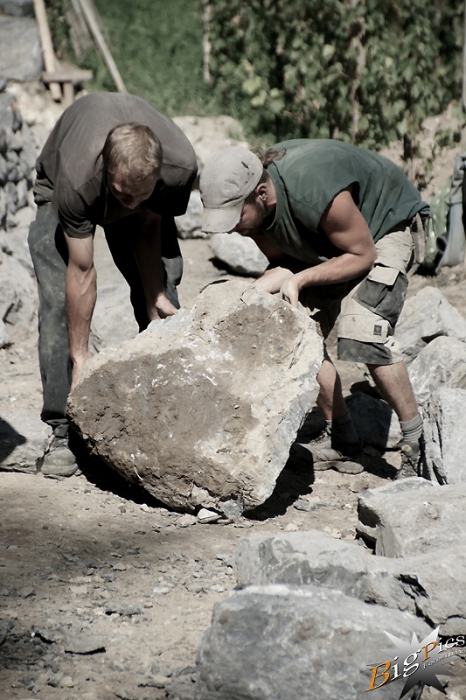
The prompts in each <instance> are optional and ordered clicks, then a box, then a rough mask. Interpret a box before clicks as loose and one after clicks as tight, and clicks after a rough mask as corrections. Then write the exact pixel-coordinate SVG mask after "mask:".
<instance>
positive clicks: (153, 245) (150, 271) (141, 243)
mask: <svg viewBox="0 0 466 700" xmlns="http://www.w3.org/2000/svg"><path fill="white" fill-rule="evenodd" d="M140 219H141V235H140V236H139V238H138V239H137V240H136V241H135V243H134V246H133V251H134V257H135V258H136V263H137V266H138V268H139V273H140V275H141V281H142V286H143V288H144V294H145V297H146V309H147V316H148V318H149V320H150V321H154V320H155V319H157V318H166V317H167V316H173V314H176V313H177V311H178V309H177V308H176V307H175V306H173V304H172V303H171V302H170V301H169V300H168V299H167V297H166V295H165V278H164V270H163V265H162V253H161V250H162V233H161V217H160V216H158V215H157V214H154V213H153V212H151V211H150V210H149V209H144V210H143V211H142V212H141V213H140ZM130 234H131V232H128V235H130Z"/></svg>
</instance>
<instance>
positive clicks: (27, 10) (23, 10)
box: [0, 0, 34, 17]
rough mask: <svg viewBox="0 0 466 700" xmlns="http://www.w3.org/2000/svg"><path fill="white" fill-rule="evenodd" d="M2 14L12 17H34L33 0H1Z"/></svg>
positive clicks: (0, 10) (0, 11)
mask: <svg viewBox="0 0 466 700" xmlns="http://www.w3.org/2000/svg"><path fill="white" fill-rule="evenodd" d="M0 13H3V14H4V15H11V16H12V17H34V2H33V0H0Z"/></svg>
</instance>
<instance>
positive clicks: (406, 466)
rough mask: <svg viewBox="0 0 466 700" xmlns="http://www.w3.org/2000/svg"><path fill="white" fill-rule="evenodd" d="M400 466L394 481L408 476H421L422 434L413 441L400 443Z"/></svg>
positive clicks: (422, 457)
mask: <svg viewBox="0 0 466 700" xmlns="http://www.w3.org/2000/svg"><path fill="white" fill-rule="evenodd" d="M400 451H401V467H400V469H399V470H398V472H397V474H396V476H395V481H398V480H399V479H408V478H409V477H410V476H420V477H422V476H423V474H422V471H423V461H424V436H423V435H421V437H420V438H419V440H416V441H415V442H408V441H404V442H402V443H401V445H400Z"/></svg>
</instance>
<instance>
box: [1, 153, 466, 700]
mask: <svg viewBox="0 0 466 700" xmlns="http://www.w3.org/2000/svg"><path fill="white" fill-rule="evenodd" d="M450 167H451V159H450V161H449V163H448V170H449V169H450ZM439 180H441V177H440V176H439ZM181 246H182V251H183V255H184V259H185V275H184V279H183V282H182V285H181V289H180V297H181V301H182V304H183V305H190V304H191V303H192V301H193V299H194V298H195V296H196V294H197V293H198V292H199V290H200V289H201V288H202V287H204V286H205V285H206V284H208V283H209V282H211V281H213V280H214V279H216V278H218V277H219V276H223V275H224V274H225V273H224V272H222V271H219V270H218V269H217V268H216V267H214V265H213V264H212V262H211V260H210V257H211V255H210V251H209V248H208V242H207V241H206V240H202V239H197V240H186V241H181ZM97 258H98V259H97V267H98V274H99V284H100V285H101V286H103V287H105V284H107V283H109V282H110V281H111V280H113V278H114V275H118V273H117V272H116V270H115V269H114V267H113V265H112V263H111V261H110V260H109V256H108V253H107V249H106V247H105V245H104V244H103V241H102V240H101V239H98V241H97ZM121 284H122V285H124V282H121ZM425 284H432V285H434V286H438V287H439V288H440V289H441V291H442V292H443V294H445V296H446V297H447V298H448V300H449V301H450V302H451V303H452V304H454V305H455V306H456V307H457V308H458V309H459V310H460V311H461V312H462V313H464V309H465V308H466V306H465V301H466V270H465V268H464V266H461V267H459V268H455V269H447V270H444V271H442V272H441V274H440V275H439V276H438V277H436V278H434V279H432V278H430V279H428V278H423V277H419V276H416V277H415V278H414V279H413V280H412V283H411V289H410V294H412V293H414V292H415V291H417V290H418V289H419V288H420V287H422V286H423V285H425ZM122 316H123V314H122ZM123 330H124V333H123V331H122V334H123V335H124V334H126V333H128V332H133V331H132V330H131V329H127V328H125V329H123ZM104 340H105V339H104ZM36 343H37V334H36V330H35V328H31V330H30V334H29V336H28V337H27V338H25V339H23V341H22V342H21V343H20V344H19V345H18V344H16V345H13V346H12V347H11V348H10V349H5V350H1V351H0V381H1V386H2V390H1V394H2V402H11V403H14V404H15V405H16V406H19V407H21V406H29V407H33V408H34V409H35V410H37V413H39V411H40V406H41V390H40V379H39V371H38V363H37V358H36ZM339 368H340V369H341V370H342V373H343V379H344V386H345V391H346V392H349V391H350V390H351V386H352V385H353V384H355V383H360V382H364V381H366V379H365V376H364V373H363V371H362V370H361V368H360V367H359V366H356V365H344V366H343V365H341V364H340V365H339ZM385 459H386V462H387V463H388V464H387V471H383V470H381V469H380V464H379V463H378V464H377V465H374V468H373V469H371V470H370V471H367V472H365V473H363V474H360V475H357V476H349V475H344V474H339V473H337V472H334V471H328V472H323V473H319V474H318V475H317V477H316V479H315V481H314V483H309V482H310V478H309V475H308V474H305V473H292V472H287V471H285V472H284V473H283V475H282V477H281V478H280V479H279V482H278V484H277V488H276V490H275V492H274V494H273V496H272V497H271V498H270V499H269V501H268V502H267V503H266V504H264V505H263V506H262V507H261V508H259V509H257V510H256V511H254V512H251V513H248V514H247V515H246V516H245V517H242V518H241V519H240V520H238V521H236V522H227V521H224V520H221V521H219V522H217V523H212V524H201V523H199V522H198V521H197V520H196V518H195V517H193V516H186V515H185V514H182V513H176V512H170V511H168V510H167V509H165V508H163V507H162V506H161V505H160V504H158V503H156V502H155V501H154V500H153V499H152V498H151V497H150V496H148V495H147V494H145V493H143V492H141V491H138V490H137V489H136V488H135V487H131V486H128V485H127V484H126V483H124V482H123V481H122V479H121V478H120V477H119V476H117V475H116V474H114V473H113V472H111V471H110V470H109V469H107V468H106V467H104V466H103V465H102V464H101V463H98V462H95V461H92V460H85V461H84V462H83V463H82V464H81V467H82V473H81V474H80V475H78V476H74V477H71V478H69V479H63V480H51V479H46V478H44V477H43V476H41V475H40V474H37V475H25V474H19V473H6V472H3V473H0V504H1V518H0V528H1V530H0V553H1V556H0V605H1V612H0V697H2V698H8V699H10V698H11V699H17V700H26V699H28V698H41V699H43V700H55V699H56V700H78V698H79V700H114V699H115V698H121V699H122V700H140V699H142V698H147V699H149V698H150V700H158V699H162V698H172V699H175V698H178V699H180V700H183V699H184V700H190V699H191V698H192V697H193V691H194V677H193V666H194V664H195V655H196V648H197V646H198V643H199V640H200V637H201V635H202V633H203V632H204V631H205V630H206V629H207V628H208V626H209V623H210V617H211V611H212V607H213V605H214V604H215V602H217V601H219V600H222V599H223V598H225V596H227V595H228V592H229V591H231V590H232V589H233V588H234V587H235V573H234V553H235V546H236V543H237V541H238V539H239V538H240V537H244V536H247V535H248V534H250V533H251V532H263V533H271V534H273V533H276V532H280V531H288V532H290V531H295V530H310V529H313V528H317V529H320V530H323V531H325V532H327V533H329V534H330V535H332V536H333V537H337V538H341V539H343V540H346V541H350V542H351V541H354V540H355V536H356V531H355V526H356V522H357V513H356V503H357V494H358V492H360V491H362V490H364V489H367V488H372V487H375V486H379V485H382V484H384V483H386V482H387V480H388V479H389V478H390V477H389V475H388V474H389V465H390V464H395V465H396V464H397V460H398V459H399V457H398V454H397V453H396V452H392V453H386V455H385ZM186 468H187V469H189V464H187V465H186ZM400 517H401V516H400ZM465 631H466V630H465ZM3 639H4V641H3V644H2V640H3ZM370 662H371V658H369V657H368V663H370ZM451 668H452V670H454V671H455V677H454V678H453V679H450V681H449V688H448V691H447V698H448V699H449V700H460V698H464V697H465V693H466V679H465V673H464V662H456V663H455V665H454V666H453V665H452V667H451ZM424 697H425V698H440V697H445V696H443V695H442V694H441V693H440V692H439V691H436V690H432V689H427V690H426V691H425V693H424V695H423V698H424Z"/></svg>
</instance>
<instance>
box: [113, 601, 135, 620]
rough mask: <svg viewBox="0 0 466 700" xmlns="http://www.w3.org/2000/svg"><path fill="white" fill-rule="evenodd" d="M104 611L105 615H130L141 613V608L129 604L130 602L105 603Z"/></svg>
mask: <svg viewBox="0 0 466 700" xmlns="http://www.w3.org/2000/svg"><path fill="white" fill-rule="evenodd" d="M105 612H106V613H107V615H111V614H112V613H117V614H118V615H122V616H126V617H131V616H132V615H141V614H142V609H141V608H139V607H137V606H136V605H131V604H130V603H112V602H109V603H107V605H106V607H105Z"/></svg>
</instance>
